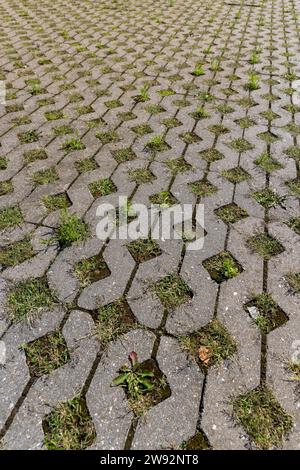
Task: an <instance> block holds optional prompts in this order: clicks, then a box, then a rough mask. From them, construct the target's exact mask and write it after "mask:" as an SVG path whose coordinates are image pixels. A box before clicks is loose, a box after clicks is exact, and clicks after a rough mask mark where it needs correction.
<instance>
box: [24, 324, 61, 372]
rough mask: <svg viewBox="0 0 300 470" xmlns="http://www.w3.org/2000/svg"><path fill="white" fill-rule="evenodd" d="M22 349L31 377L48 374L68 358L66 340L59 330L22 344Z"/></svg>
mask: <svg viewBox="0 0 300 470" xmlns="http://www.w3.org/2000/svg"><path fill="white" fill-rule="evenodd" d="M22 349H23V350H24V351H25V354H26V361H27V365H28V367H29V371H30V374H31V377H41V376H42V375H44V374H50V372H52V371H53V370H55V369H57V368H58V367H61V366H63V365H64V364H66V363H67V362H68V361H69V359H70V355H69V351H68V348H67V344H66V341H65V339H64V337H63V335H62V334H61V333H60V332H59V331H55V332H54V333H49V334H47V335H45V336H43V337H42V338H38V339H36V340H34V341H32V342H30V343H27V344H24V345H23V346H22Z"/></svg>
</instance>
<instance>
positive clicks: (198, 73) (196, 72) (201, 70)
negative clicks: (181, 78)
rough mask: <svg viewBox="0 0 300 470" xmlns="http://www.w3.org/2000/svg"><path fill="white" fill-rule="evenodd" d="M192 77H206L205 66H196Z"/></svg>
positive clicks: (199, 64)
mask: <svg viewBox="0 0 300 470" xmlns="http://www.w3.org/2000/svg"><path fill="white" fill-rule="evenodd" d="M191 74H192V75H194V76H195V77H200V76H201V75H205V70H204V68H203V64H201V63H198V64H196V66H195V68H194V70H193V71H192V72H191Z"/></svg>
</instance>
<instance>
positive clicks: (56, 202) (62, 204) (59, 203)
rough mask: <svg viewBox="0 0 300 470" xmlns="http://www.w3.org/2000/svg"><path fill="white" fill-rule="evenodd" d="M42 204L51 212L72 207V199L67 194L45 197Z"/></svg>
mask: <svg viewBox="0 0 300 470" xmlns="http://www.w3.org/2000/svg"><path fill="white" fill-rule="evenodd" d="M42 202H43V204H44V206H45V207H46V209H47V210H48V211H49V212H52V211H56V210H58V209H67V208H68V207H69V206H70V205H71V202H70V199H69V198H68V196H67V194H66V193H62V194H54V195H49V196H45V197H43V199H42Z"/></svg>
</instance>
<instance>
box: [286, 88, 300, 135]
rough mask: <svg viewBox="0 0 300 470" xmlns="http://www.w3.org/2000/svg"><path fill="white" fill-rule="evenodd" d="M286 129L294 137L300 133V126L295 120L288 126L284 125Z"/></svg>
mask: <svg viewBox="0 0 300 470" xmlns="http://www.w3.org/2000/svg"><path fill="white" fill-rule="evenodd" d="M294 91H296V90H294ZM284 129H285V130H287V131H288V132H289V133H290V134H291V135H292V136H293V137H297V135H299V134H300V126H298V125H297V124H295V123H294V122H290V123H289V124H288V125H287V126H284Z"/></svg>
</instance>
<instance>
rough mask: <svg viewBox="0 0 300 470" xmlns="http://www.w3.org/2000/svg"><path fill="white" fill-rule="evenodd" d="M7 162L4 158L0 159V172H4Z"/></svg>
mask: <svg viewBox="0 0 300 470" xmlns="http://www.w3.org/2000/svg"><path fill="white" fill-rule="evenodd" d="M6 168H7V160H6V158H5V157H0V170H6Z"/></svg>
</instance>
